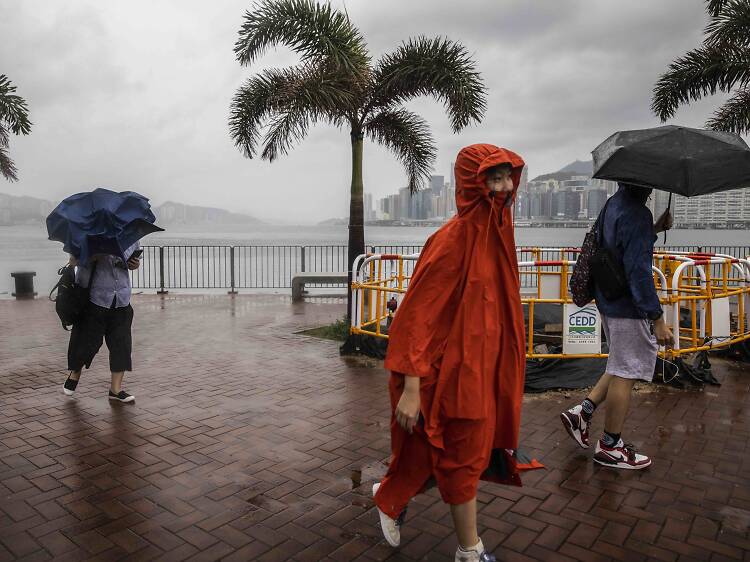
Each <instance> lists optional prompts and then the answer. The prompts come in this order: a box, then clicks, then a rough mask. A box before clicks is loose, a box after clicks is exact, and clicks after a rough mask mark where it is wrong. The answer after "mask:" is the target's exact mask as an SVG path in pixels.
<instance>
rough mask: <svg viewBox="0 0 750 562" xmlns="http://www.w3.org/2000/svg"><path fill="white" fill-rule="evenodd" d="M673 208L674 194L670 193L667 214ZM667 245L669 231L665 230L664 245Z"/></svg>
mask: <svg viewBox="0 0 750 562" xmlns="http://www.w3.org/2000/svg"><path fill="white" fill-rule="evenodd" d="M671 208H672V192H671V191H670V193H669V201H667V212H669V210H670V209H671ZM666 243H667V230H666V229H664V244H666Z"/></svg>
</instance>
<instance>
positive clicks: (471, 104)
mask: <svg viewBox="0 0 750 562" xmlns="http://www.w3.org/2000/svg"><path fill="white" fill-rule="evenodd" d="M279 44H280V45H286V46H287V47H289V48H291V49H292V50H293V51H294V52H296V53H298V54H299V55H300V59H301V61H300V63H299V64H298V65H297V66H294V67H290V68H283V69H269V70H264V71H263V72H261V73H259V74H257V75H255V76H253V77H252V78H250V79H248V80H247V81H246V82H245V84H244V85H243V86H242V87H241V88H239V90H238V91H237V93H236V94H235V96H234V99H233V101H232V104H231V110H230V111H231V113H230V120H229V125H230V132H231V136H232V138H233V139H234V142H235V144H236V145H237V147H238V148H239V149H240V150H241V151H242V152H243V154H244V155H245V156H246V157H248V158H253V157H254V156H256V155H257V153H258V151H259V150H260V148H259V144H260V143H259V141H260V137H261V132H262V129H263V128H264V127H266V126H267V130H266V132H265V136H264V138H263V143H262V144H263V148H262V152H261V157H262V158H264V159H266V160H268V161H270V162H272V161H274V160H275V159H276V158H277V157H278V156H279V155H281V154H286V153H287V152H288V151H289V149H290V148H291V147H292V145H293V144H294V143H296V142H298V141H300V140H302V139H303V138H304V137H305V135H306V134H307V132H308V130H309V128H310V126H311V125H313V124H315V123H318V122H323V123H328V124H331V125H333V126H335V127H337V128H348V130H349V137H350V141H351V147H352V181H351V192H350V207H349V258H348V270H349V276H350V279H351V270H352V263H353V261H354V258H356V256H358V255H359V254H362V253H364V251H365V240H364V225H363V222H364V221H363V208H364V205H363V184H362V148H363V144H364V139H365V137H367V138H368V139H369V140H371V141H374V142H376V143H380V144H382V145H384V146H386V147H388V148H389V149H391V151H393V152H394V153H395V155H396V157H397V158H398V159H399V160H400V161H401V163H402V164H403V166H404V168H405V169H406V174H407V178H408V185H409V188H410V190H411V192H412V193H414V192H415V191H417V190H418V189H420V188H421V187H423V186H424V185H425V183H426V181H427V180H428V179H429V175H430V172H431V169H432V163H433V162H434V160H435V155H436V147H435V143H434V141H433V139H432V135H431V133H430V129H429V126H428V124H427V122H426V121H425V120H424V119H423V118H422V117H420V116H419V115H417V114H415V113H413V112H411V111H409V110H407V109H406V108H404V107H403V105H402V104H403V103H404V102H406V101H408V100H410V99H412V98H414V97H417V96H421V95H426V96H432V97H434V98H436V99H438V100H439V101H442V102H443V103H444V105H445V109H446V112H447V114H448V116H449V118H450V121H451V126H452V128H453V131H455V132H457V131H460V130H461V129H463V128H464V127H466V126H467V125H469V124H470V123H472V122H479V121H480V120H481V118H482V116H483V114H484V109H485V87H484V84H483V82H482V79H481V78H480V76H479V73H478V72H477V71H476V69H475V64H474V61H473V60H472V59H471V57H470V56H469V54H468V52H467V51H466V49H465V48H464V47H463V46H462V45H461V44H459V43H456V42H453V41H450V40H448V39H445V38H433V39H430V38H425V37H418V38H415V39H410V40H409V41H406V42H404V43H403V44H401V45H400V46H399V47H397V48H396V50H395V51H393V52H392V53H390V54H387V55H385V56H383V57H382V58H381V59H380V60H379V61H378V62H377V63H376V64H372V63H371V57H370V54H369V52H368V50H367V45H366V44H365V40H364V38H363V37H362V34H361V33H360V31H359V30H358V29H357V28H356V27H355V26H354V25H353V24H352V23H351V21H350V20H349V17H348V15H347V14H343V13H341V12H339V11H337V10H334V9H333V8H331V6H330V5H329V4H318V3H316V2H315V1H314V0H261V1H259V2H257V3H256V4H255V6H254V7H253V9H252V10H250V11H248V12H246V14H245V19H244V23H243V25H242V28H241V29H240V32H239V39H238V40H237V42H236V44H235V47H234V52H235V54H236V56H237V60H238V61H239V62H240V63H241V64H242V65H249V64H251V63H253V62H254V61H255V60H256V59H257V58H258V57H260V56H261V55H262V54H263V53H264V52H265V51H266V50H267V49H269V48H270V47H273V46H275V45H279ZM347 311H348V309H347ZM347 313H348V312H347Z"/></svg>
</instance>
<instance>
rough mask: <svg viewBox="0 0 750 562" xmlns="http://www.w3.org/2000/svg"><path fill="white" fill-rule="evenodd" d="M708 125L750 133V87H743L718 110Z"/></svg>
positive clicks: (740, 132)
mask: <svg viewBox="0 0 750 562" xmlns="http://www.w3.org/2000/svg"><path fill="white" fill-rule="evenodd" d="M706 127H707V128H709V129H714V130H717V131H729V132H731V133H737V134H738V135H745V134H748V133H750V89H749V88H742V89H740V90H738V91H737V92H735V94H734V95H733V96H732V97H731V98H729V100H727V101H726V102H725V103H724V105H722V106H721V107H720V108H719V109H717V110H716V112H715V113H714V116H713V117H712V118H711V119H709V120H708V122H707V123H706Z"/></svg>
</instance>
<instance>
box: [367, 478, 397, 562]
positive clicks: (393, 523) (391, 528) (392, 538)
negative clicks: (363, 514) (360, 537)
mask: <svg viewBox="0 0 750 562" xmlns="http://www.w3.org/2000/svg"><path fill="white" fill-rule="evenodd" d="M378 488H380V482H376V483H375V484H373V485H372V497H375V494H377V493H378ZM375 509H377V510H378V515H379V516H380V529H381V530H382V531H383V536H384V537H385V540H386V542H387V543H388V544H389V545H391V546H392V547H394V548H395V547H397V546H398V545H399V544H401V529H400V528H399V527H400V526H401V522H400V520H401V517H399V519H398V520H396V519H391V518H390V517H388V516H387V515H386V514H385V513H383V512H382V511H380V508H379V507H378V506H377V505H375Z"/></svg>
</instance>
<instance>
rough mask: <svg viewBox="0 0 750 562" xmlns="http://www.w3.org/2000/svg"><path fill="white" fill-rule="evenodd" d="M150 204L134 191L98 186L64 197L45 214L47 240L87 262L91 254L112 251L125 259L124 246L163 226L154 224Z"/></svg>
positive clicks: (126, 247) (125, 247) (127, 246)
mask: <svg viewBox="0 0 750 562" xmlns="http://www.w3.org/2000/svg"><path fill="white" fill-rule="evenodd" d="M155 220H156V217H154V213H152V212H151V205H150V204H149V202H148V199H146V198H145V197H144V196H143V195H140V194H138V193H136V192H134V191H122V192H120V193H117V192H115V191H110V190H109V189H102V188H98V189H95V190H94V191H91V192H84V193H76V194H75V195H71V196H70V197H68V198H67V199H65V200H63V201H62V203H60V204H59V205H58V206H57V207H56V208H55V210H54V211H52V212H51V213H50V215H49V216H48V217H47V234H48V236H49V239H50V240H56V241H58V242H62V243H63V249H64V250H65V251H66V252H68V253H69V254H72V255H74V256H75V257H76V258H78V260H79V261H80V262H81V264H83V265H86V264H87V263H88V260H89V258H90V257H91V256H94V255H96V254H112V255H114V256H118V257H120V258H122V259H123V260H125V250H127V249H128V248H129V247H130V246H132V245H133V244H134V243H136V242H137V241H138V240H140V239H141V238H143V237H144V236H146V235H147V234H151V233H152V232H159V231H162V230H164V229H163V228H159V227H158V226H156V225H155V224H153V223H154V221H155Z"/></svg>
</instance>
